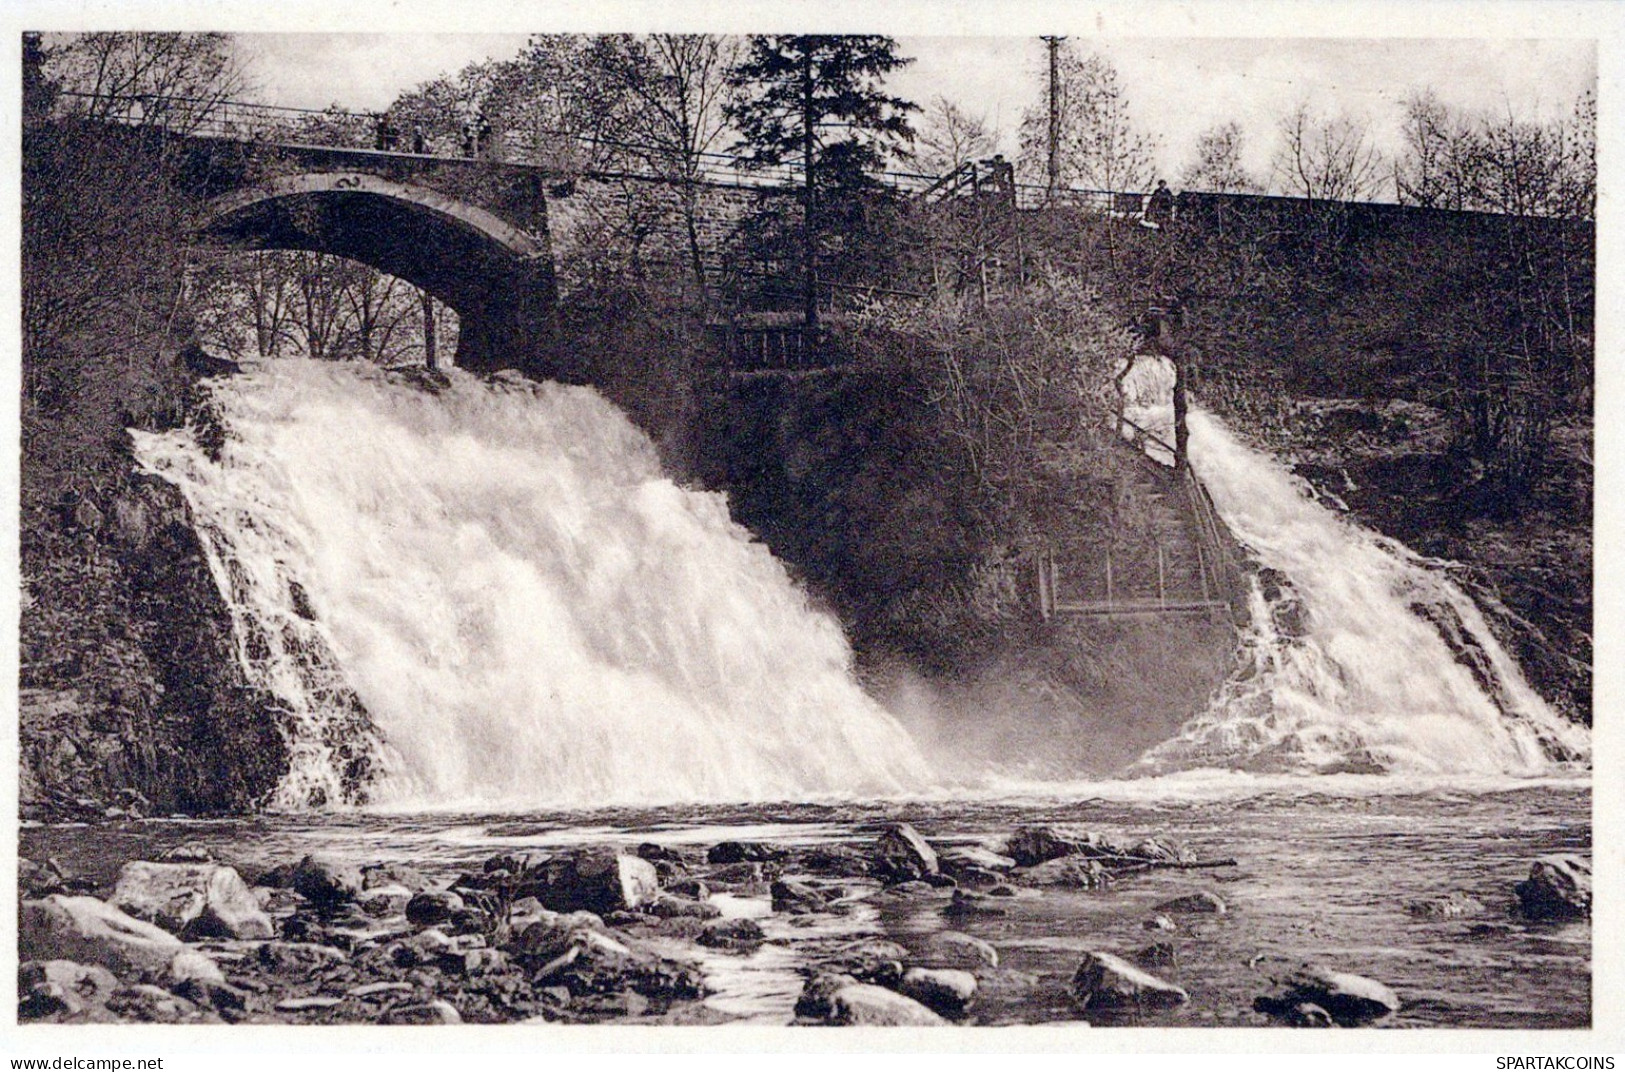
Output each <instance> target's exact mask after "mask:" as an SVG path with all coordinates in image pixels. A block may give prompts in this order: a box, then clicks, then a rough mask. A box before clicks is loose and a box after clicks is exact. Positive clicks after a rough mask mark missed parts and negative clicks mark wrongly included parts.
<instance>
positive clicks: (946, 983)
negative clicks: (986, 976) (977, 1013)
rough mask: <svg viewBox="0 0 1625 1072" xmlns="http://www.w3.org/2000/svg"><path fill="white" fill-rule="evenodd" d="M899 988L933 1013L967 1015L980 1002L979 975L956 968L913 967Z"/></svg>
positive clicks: (905, 973) (904, 974) (904, 975)
mask: <svg viewBox="0 0 1625 1072" xmlns="http://www.w3.org/2000/svg"><path fill="white" fill-rule="evenodd" d="M897 989H898V990H899V991H900V992H901V993H902V994H903V996H905V997H910V998H913V999H914V1000H915V1001H917V1002H919V1003H920V1004H921V1005H924V1006H925V1007H926V1008H928V1009H930V1010H932V1011H933V1012H937V1013H941V1014H942V1015H943V1016H963V1015H964V1014H965V1010H966V1009H968V1008H970V1005H971V1002H972V1001H974V1000H975V999H976V976H974V975H972V974H971V973H970V972H968V971H958V970H956V969H953V968H910V969H909V970H908V971H906V972H904V973H903V978H902V980H901V981H900V982H899V983H898V986H897Z"/></svg>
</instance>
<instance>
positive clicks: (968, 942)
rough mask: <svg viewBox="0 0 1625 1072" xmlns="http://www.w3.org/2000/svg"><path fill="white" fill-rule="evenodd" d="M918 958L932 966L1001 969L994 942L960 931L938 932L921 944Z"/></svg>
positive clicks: (916, 957) (917, 959) (925, 965)
mask: <svg viewBox="0 0 1625 1072" xmlns="http://www.w3.org/2000/svg"><path fill="white" fill-rule="evenodd" d="M914 959H915V960H916V961H917V962H918V963H919V964H921V965H922V966H924V967H928V968H965V969H967V970H969V971H976V970H978V969H981V968H997V967H998V966H999V951H998V950H997V949H995V948H993V945H992V944H991V943H990V942H987V941H984V940H983V939H981V938H976V937H973V936H971V935H969V934H962V933H960V932H959V931H938V932H937V933H935V934H933V935H931V936H930V937H929V938H927V939H926V940H925V942H924V944H922V945H921V947H920V949H919V952H918V953H917V954H916V955H915V957H914Z"/></svg>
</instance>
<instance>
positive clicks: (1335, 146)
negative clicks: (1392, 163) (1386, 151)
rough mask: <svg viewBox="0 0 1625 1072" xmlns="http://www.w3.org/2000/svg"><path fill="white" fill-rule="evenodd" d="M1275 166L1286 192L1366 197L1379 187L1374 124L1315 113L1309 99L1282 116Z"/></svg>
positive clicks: (1335, 197) (1333, 198)
mask: <svg viewBox="0 0 1625 1072" xmlns="http://www.w3.org/2000/svg"><path fill="white" fill-rule="evenodd" d="M1273 172H1274V176H1273V177H1274V180H1275V184H1276V187H1277V188H1278V189H1279V190H1280V191H1281V192H1282V193H1285V194H1289V195H1293V196H1297V197H1307V198H1309V199H1310V200H1314V201H1368V200H1370V199H1371V198H1372V197H1373V196H1374V195H1375V194H1376V193H1377V191H1378V189H1380V184H1381V182H1382V178H1383V171H1382V154H1381V152H1380V151H1379V150H1378V149H1377V147H1376V145H1375V144H1374V143H1373V142H1372V140H1371V131H1370V125H1369V124H1368V123H1365V122H1362V121H1359V120H1356V119H1354V118H1352V117H1350V116H1347V115H1339V116H1335V117H1327V116H1322V115H1319V114H1317V113H1316V112H1315V111H1314V110H1313V109H1311V108H1310V106H1309V103H1308V102H1307V101H1305V102H1303V103H1301V104H1299V105H1298V106H1297V107H1296V108H1294V109H1293V110H1292V111H1291V112H1289V113H1288V114H1287V115H1286V116H1284V117H1283V118H1282V119H1281V124H1280V141H1279V142H1278V144H1277V146H1276V150H1275V159H1274V162H1273Z"/></svg>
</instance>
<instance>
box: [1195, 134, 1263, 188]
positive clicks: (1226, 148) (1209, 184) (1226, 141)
mask: <svg viewBox="0 0 1625 1072" xmlns="http://www.w3.org/2000/svg"><path fill="white" fill-rule="evenodd" d="M1244 143H1245V138H1244V136H1243V134H1242V130H1241V124H1240V123H1237V122H1236V121H1235V120H1231V121H1230V122H1228V123H1220V124H1218V125H1217V126H1214V127H1212V128H1210V129H1209V130H1208V131H1207V132H1206V133H1204V134H1202V136H1201V137H1199V138H1197V139H1196V157H1195V159H1193V160H1192V161H1191V162H1190V163H1189V164H1187V165H1186V167H1185V170H1184V171H1182V172H1180V176H1179V184H1180V185H1181V186H1182V187H1184V188H1185V189H1187V190H1203V191H1206V192H1208V193H1216V194H1230V193H1235V194H1252V193H1258V192H1260V191H1261V190H1263V188H1264V184H1263V183H1261V182H1259V181H1258V179H1256V178H1254V177H1253V176H1252V174H1250V173H1249V172H1248V171H1247V169H1246V167H1245V166H1243V165H1242V162H1241V156H1242V146H1243V144H1244Z"/></svg>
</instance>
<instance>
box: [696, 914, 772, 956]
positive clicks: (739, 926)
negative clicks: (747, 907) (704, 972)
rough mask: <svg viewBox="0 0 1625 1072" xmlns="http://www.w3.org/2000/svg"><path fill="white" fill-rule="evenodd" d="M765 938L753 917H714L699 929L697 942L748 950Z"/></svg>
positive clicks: (717, 947)
mask: <svg viewBox="0 0 1625 1072" xmlns="http://www.w3.org/2000/svg"><path fill="white" fill-rule="evenodd" d="M765 938H766V935H764V934H763V933H762V928H761V926H760V925H759V924H758V923H757V922H756V921H755V920H753V919H714V920H712V921H711V922H709V923H707V924H706V925H705V927H704V929H702V930H701V931H700V936H699V943H700V944H701V945H703V946H709V947H711V948H713V949H726V950H730V951H733V952H749V951H750V950H752V949H755V948H756V947H757V946H759V945H761V944H762V942H763V940H764V939H765Z"/></svg>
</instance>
